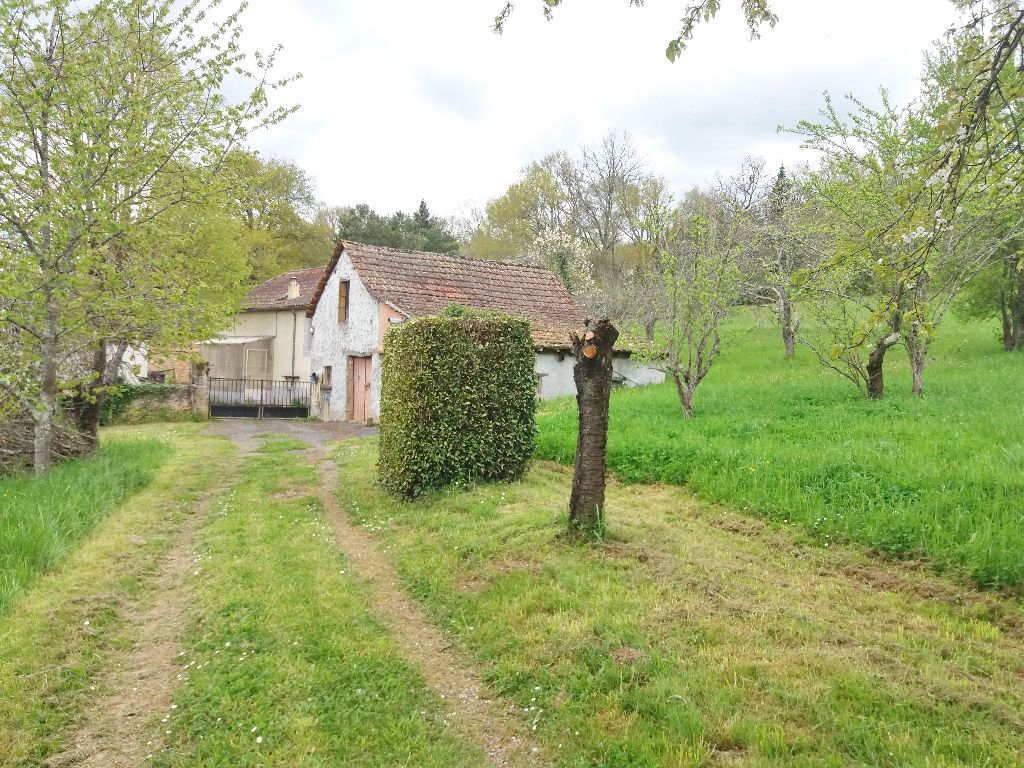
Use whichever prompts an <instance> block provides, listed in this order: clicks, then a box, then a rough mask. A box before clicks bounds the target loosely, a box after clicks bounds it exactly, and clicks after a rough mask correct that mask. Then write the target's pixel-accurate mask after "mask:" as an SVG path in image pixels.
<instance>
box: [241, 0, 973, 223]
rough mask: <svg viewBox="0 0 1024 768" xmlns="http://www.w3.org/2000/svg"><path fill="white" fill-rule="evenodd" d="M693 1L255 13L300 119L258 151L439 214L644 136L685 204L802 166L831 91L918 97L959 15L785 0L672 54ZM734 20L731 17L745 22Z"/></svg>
mask: <svg viewBox="0 0 1024 768" xmlns="http://www.w3.org/2000/svg"><path fill="white" fill-rule="evenodd" d="M685 2H686V0H660V1H659V0H650V2H648V4H647V5H646V6H645V7H642V8H635V7H629V5H628V3H627V2H626V0H567V2H566V3H565V4H564V6H562V7H560V8H559V9H557V11H556V14H555V19H554V21H552V22H550V23H548V22H545V21H544V20H543V18H542V17H541V14H540V11H539V6H540V3H539V2H531V1H530V0H521V2H520V3H519V6H520V7H519V8H518V9H517V11H516V13H515V15H514V16H513V17H512V19H511V21H510V23H509V25H508V28H507V31H506V33H505V34H504V35H503V36H497V35H495V34H493V33H492V32H491V31H490V25H491V22H492V20H493V17H494V14H495V13H496V12H497V10H498V9H499V7H500V6H501V5H503V2H502V0H473V2H465V0H432V1H431V2H423V0H374V2H356V1H355V0H348V2H343V3H336V2H332V1H331V0H273V2H271V0H255V2H253V7H251V8H250V10H249V11H248V12H247V14H246V17H245V22H244V23H245V26H246V29H247V32H248V35H247V41H248V43H249V44H250V45H256V46H259V47H260V48H262V49H268V48H270V47H271V46H272V45H274V44H275V43H280V44H281V45H283V46H284V52H283V54H282V55H281V58H280V61H281V65H282V70H283V71H285V72H288V71H300V72H302V74H303V79H302V80H300V81H299V82H297V83H296V84H295V85H294V86H293V87H291V88H290V89H289V93H288V99H287V100H289V101H293V102H297V103H299V104H301V105H302V109H301V110H300V111H299V112H298V113H297V114H296V115H295V116H293V117H292V118H290V119H289V120H288V121H287V122H285V123H284V124H282V125H279V126H276V127H274V128H272V129H270V130H268V131H266V132H265V133H263V134H262V135H260V136H258V137H257V138H256V139H255V141H254V144H255V145H256V146H257V147H258V148H259V149H260V150H261V151H263V152H265V153H268V154H274V155H279V156H285V157H289V158H292V159H294V160H295V161H297V162H298V163H299V164H300V165H302V166H303V167H304V168H305V169H306V170H307V171H309V172H310V173H311V174H312V175H313V176H314V177H315V178H316V179H317V180H318V183H319V193H320V196H321V197H322V198H323V199H324V200H325V201H326V202H328V203H330V204H352V203H357V202H367V203H369V204H370V205H372V206H373V207H375V208H377V209H379V210H382V211H393V210H396V209H399V208H402V209H407V210H408V209H411V208H413V207H415V206H416V204H417V203H418V202H419V200H420V198H425V199H426V200H427V201H428V202H429V203H430V205H431V207H432V208H433V209H434V210H435V211H436V212H438V213H450V212H452V211H454V210H456V209H457V208H459V207H461V206H462V205H463V204H465V203H466V202H476V203H483V202H485V201H486V200H487V199H488V198H490V197H493V196H495V195H498V194H500V193H501V192H502V191H503V190H504V188H505V187H506V186H507V185H508V184H509V183H510V182H511V181H512V180H513V178H514V176H515V174H516V173H517V171H518V170H519V168H521V167H522V166H523V165H525V164H526V163H528V162H530V161H531V160H534V159H537V158H539V157H540V156H542V155H543V154H545V153H546V152H550V151H554V150H557V149H574V148H575V147H577V146H578V145H579V144H581V143H584V142H590V141H594V140H596V139H598V138H600V136H602V135H603V134H605V133H607V132H608V131H610V130H624V131H628V132H629V133H630V134H631V135H632V137H633V139H634V140H635V142H636V143H637V145H638V146H639V148H640V151H641V153H642V154H643V155H644V156H645V157H646V158H647V159H648V161H649V162H650V163H651V165H652V166H653V167H654V169H655V170H656V171H658V172H659V173H661V174H662V175H665V176H666V177H667V178H668V179H669V180H670V182H671V183H672V185H673V186H674V187H675V188H676V189H677V190H678V191H682V190H684V189H685V188H686V187H688V186H690V185H691V184H694V183H700V182H702V181H705V180H708V179H710V178H711V177H712V176H713V175H714V173H715V171H716V170H721V171H723V172H727V171H728V170H729V169H730V166H732V165H735V163H737V162H738V161H739V160H740V158H742V157H743V156H744V155H747V154H764V155H765V156H766V157H767V159H768V160H769V162H770V163H772V164H775V163H777V162H781V161H786V162H794V161H796V160H797V159H798V158H799V156H800V153H799V151H798V149H797V144H798V142H797V141H796V140H795V139H794V138H793V137H791V136H787V135H779V134H777V133H776V127H777V126H778V125H779V124H783V125H794V124H795V123H796V122H797V121H798V120H800V119H803V118H813V117H815V115H816V112H817V109H818V108H819V106H820V105H821V103H822V92H823V91H824V90H826V89H827V90H829V91H830V92H832V93H833V94H836V95H842V94H844V93H847V92H850V91H853V92H856V93H857V94H860V95H862V96H866V97H869V98H870V97H871V96H872V94H874V93H875V91H876V89H877V87H878V86H879V85H885V86H887V87H888V88H889V89H890V90H891V92H892V94H893V96H894V98H896V99H897V100H905V99H907V98H909V97H911V96H912V95H913V93H914V91H915V88H916V80H917V76H918V73H919V71H920V63H921V53H922V51H923V50H924V49H925V48H926V47H927V46H928V44H929V42H930V41H931V40H933V39H935V38H937V37H938V36H939V35H940V34H941V33H942V32H943V31H944V29H945V28H946V27H948V25H949V24H950V22H951V21H952V20H953V18H954V16H953V10H952V5H951V4H950V3H948V2H945V0H900V2H898V3H895V2H892V0H859V2H857V3H836V2H823V0H777V1H776V6H777V9H778V12H779V15H780V16H781V17H782V21H781V23H780V24H779V26H778V27H777V28H776V29H774V30H765V32H764V37H763V39H761V40H759V41H753V42H751V41H749V40H748V39H747V38H748V36H747V33H746V30H745V28H744V26H743V22H742V19H741V18H740V17H739V15H738V13H736V12H735V10H732V11H729V10H728V9H729V8H730V3H726V4H725V5H726V9H727V10H726V11H723V15H722V17H721V18H720V19H719V20H718V21H717V22H715V23H714V24H713V25H710V26H707V27H705V28H702V29H701V30H700V31H699V34H698V39H697V40H696V41H695V43H694V45H693V46H692V48H691V50H689V51H688V52H687V53H686V54H685V55H684V57H683V59H682V60H680V61H679V62H677V63H676V64H670V63H668V61H667V60H666V59H665V57H664V54H663V51H664V47H665V43H666V41H667V39H668V38H669V36H670V35H671V33H672V32H673V31H674V30H675V28H676V26H677V24H678V17H679V15H680V12H681V9H682V7H683V6H684V5H685ZM734 4H735V3H732V5H734Z"/></svg>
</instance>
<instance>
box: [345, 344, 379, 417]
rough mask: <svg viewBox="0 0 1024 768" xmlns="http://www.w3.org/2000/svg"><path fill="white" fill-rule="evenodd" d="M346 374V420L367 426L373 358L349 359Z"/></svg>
mask: <svg viewBox="0 0 1024 768" xmlns="http://www.w3.org/2000/svg"><path fill="white" fill-rule="evenodd" d="M348 374H349V375H348V419H349V421H361V422H362V423H363V424H369V423H370V399H371V383H372V381H373V358H372V357H350V358H349V359H348Z"/></svg>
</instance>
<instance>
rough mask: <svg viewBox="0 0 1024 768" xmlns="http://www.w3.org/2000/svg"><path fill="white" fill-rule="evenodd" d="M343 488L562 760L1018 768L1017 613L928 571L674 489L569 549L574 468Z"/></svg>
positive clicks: (369, 462)
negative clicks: (424, 493)
mask: <svg viewBox="0 0 1024 768" xmlns="http://www.w3.org/2000/svg"><path fill="white" fill-rule="evenodd" d="M338 460H339V466H340V474H341V477H342V478H343V481H342V483H341V485H340V487H339V491H338V492H339V496H340V498H341V500H342V502H343V504H344V505H345V507H346V509H347V510H348V512H349V514H350V515H351V516H352V518H353V519H354V520H355V521H357V522H358V523H360V524H361V525H363V526H365V527H366V528H367V529H368V530H371V531H375V532H377V533H376V535H378V536H380V537H381V539H382V541H383V543H384V544H385V545H386V547H387V548H388V550H389V551H390V552H392V553H394V557H395V558H396V561H397V563H398V567H399V571H400V573H401V574H402V577H403V579H404V583H405V585H406V587H407V589H408V590H409V591H410V592H411V593H412V594H413V595H415V596H416V597H417V598H418V599H419V600H420V601H421V602H422V603H423V604H424V605H425V606H426V607H427V609H428V611H429V612H430V613H431V615H432V616H433V617H434V620H435V621H436V622H437V623H438V624H439V625H440V626H443V627H444V628H446V629H447V630H448V631H449V632H450V633H451V635H452V636H453V638H454V643H455V644H456V646H457V647H458V649H459V650H461V651H462V652H463V653H465V654H468V655H469V656H471V657H472V659H473V660H474V663H475V664H476V665H478V666H479V668H480V669H481V672H482V674H483V676H484V678H485V679H486V680H487V681H488V682H489V683H490V684H491V686H492V687H493V689H494V690H495V691H497V692H498V693H499V694H501V695H502V696H505V697H508V698H510V699H511V700H512V701H513V702H514V703H515V705H516V707H517V709H518V711H519V712H520V713H521V716H522V717H525V718H526V719H527V721H528V723H529V724H530V726H531V727H532V728H533V729H534V734H535V735H536V738H537V739H538V741H540V742H541V743H542V744H543V745H544V746H545V748H546V750H547V751H548V752H549V753H550V754H551V755H552V756H553V758H554V759H553V763H554V765H557V766H563V767H565V768H583V767H584V766H602V767H604V768H640V767H641V766H642V767H644V768H647V767H649V766H673V767H676V768H682V767H683V766H687V767H692V768H696V767H697V766H703V767H706V768H712V767H721V766H745V767H746V768H752V767H754V766H756V767H757V768H765V767H767V766H793V767H795V766H801V768H813V767H823V766H836V768H838V767H839V766H850V765H865V766H867V765H870V766H892V767H893V768H896V767H897V766H898V767H899V768H908V767H909V766H920V767H921V768H925V767H927V768H937V767H938V766H944V767H947V768H948V767H949V766H965V767H966V766H982V765H990V766H1004V767H1008V766H1020V765H1024V714H1022V713H1024V691H1022V689H1021V686H1020V676H1021V675H1022V674H1024V652H1022V650H1021V638H1022V637H1024V635H1022V632H1024V614H1022V612H1021V609H1020V605H1019V603H1018V602H1016V601H1014V600H1012V599H1007V598H1003V597H998V596H996V595H994V594H986V593H980V592H973V591H970V590H964V589H962V588H960V589H958V588H956V587H955V586H953V585H952V584H951V583H950V582H948V581H947V580H945V579H944V578H943V577H941V576H936V575H933V574H930V572H928V571H927V569H926V570H924V571H920V570H918V571H914V570H911V569H908V568H906V567H904V566H899V565H895V564H886V563H879V562H877V561H875V560H872V559H871V558H869V557H867V556H866V555H864V554H862V553H860V552H858V551H857V550H856V549H850V548H847V547H843V546H834V547H830V548H828V549H826V548H823V547H818V546H813V545H809V544H803V543H801V541H800V536H799V535H797V532H796V531H794V530H792V529H787V528H778V527H772V526H770V525H767V524H765V523H762V522H759V521H756V520H751V519H749V518H745V517H743V516H740V515H737V514H734V513H732V512H731V511H729V510H726V509H720V508H716V507H713V506H711V505H708V504H706V503H704V502H698V501H696V500H695V499H694V498H693V497H692V496H690V495H689V494H688V492H687V491H685V490H683V489H679V488H671V487H669V486H654V487H652V486H642V485H628V486H623V485H617V484H616V485H613V486H612V487H611V488H610V489H609V491H610V492H609V500H608V503H609V509H610V510H614V524H613V525H612V534H613V536H614V538H613V539H612V540H610V541H607V542H605V544H604V545H592V544H581V543H578V542H574V541H572V540H570V539H567V538H566V537H565V530H566V525H565V505H566V500H567V498H568V495H569V485H570V477H569V470H567V469H565V468H562V467H560V466H558V465H555V464H550V463H541V464H539V465H537V466H535V467H534V468H533V469H532V470H531V471H530V473H529V475H528V476H527V478H526V479H525V480H524V481H523V482H521V483H513V484H510V485H489V486H481V487H478V488H474V489H470V490H468V491H464V492H450V493H443V494H437V495H434V496H430V497H426V498H424V499H421V500H420V501H417V502H414V503H400V502H396V501H394V500H392V499H390V498H388V497H386V496H384V495H382V494H381V493H380V492H379V490H378V489H377V488H376V486H375V484H374V460H375V451H374V448H373V446H372V444H371V445H367V444H365V443H361V444H355V443H353V444H350V445H348V446H345V447H343V448H342V449H341V450H340V451H339V454H338Z"/></svg>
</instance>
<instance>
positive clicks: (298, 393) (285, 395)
mask: <svg viewBox="0 0 1024 768" xmlns="http://www.w3.org/2000/svg"><path fill="white" fill-rule="evenodd" d="M309 401H310V384H309V382H300V381H270V380H268V379H214V378H211V379H210V416H214V417H217V416H219V417H235V418H244V419H303V418H306V417H307V416H309Z"/></svg>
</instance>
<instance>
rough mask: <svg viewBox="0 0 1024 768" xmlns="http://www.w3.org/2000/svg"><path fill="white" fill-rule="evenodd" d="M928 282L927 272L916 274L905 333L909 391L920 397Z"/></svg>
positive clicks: (926, 352) (925, 354) (926, 342)
mask: <svg viewBox="0 0 1024 768" xmlns="http://www.w3.org/2000/svg"><path fill="white" fill-rule="evenodd" d="M928 282H929V280H928V275H927V274H921V275H920V276H918V279H917V286H916V287H915V289H914V301H915V307H914V319H913V321H912V322H911V324H910V333H909V334H907V355H908V356H909V357H910V373H911V376H912V378H913V383H912V384H911V387H910V392H911V394H912V395H913V396H914V397H921V396H922V394H923V393H924V381H923V379H924V363H925V358H926V357H927V356H928V342H929V339H928V335H927V330H926V329H925V327H924V320H923V318H922V312H923V308H924V307H925V306H927V302H928Z"/></svg>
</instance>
